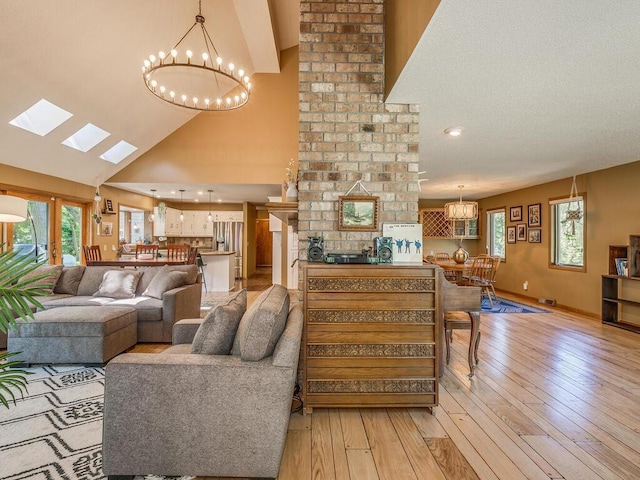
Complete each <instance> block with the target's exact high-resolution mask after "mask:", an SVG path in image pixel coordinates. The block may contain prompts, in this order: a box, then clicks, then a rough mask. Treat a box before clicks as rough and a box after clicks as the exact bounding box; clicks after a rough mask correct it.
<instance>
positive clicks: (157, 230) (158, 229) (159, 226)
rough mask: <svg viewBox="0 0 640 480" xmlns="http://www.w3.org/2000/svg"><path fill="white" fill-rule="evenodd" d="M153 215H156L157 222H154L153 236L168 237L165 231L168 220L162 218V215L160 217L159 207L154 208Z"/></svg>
mask: <svg viewBox="0 0 640 480" xmlns="http://www.w3.org/2000/svg"><path fill="white" fill-rule="evenodd" d="M153 214H154V215H155V220H154V221H153V236H154V237H164V236H166V235H167V234H166V230H165V221H166V219H167V218H166V217H165V216H163V217H162V218H160V215H158V207H153Z"/></svg>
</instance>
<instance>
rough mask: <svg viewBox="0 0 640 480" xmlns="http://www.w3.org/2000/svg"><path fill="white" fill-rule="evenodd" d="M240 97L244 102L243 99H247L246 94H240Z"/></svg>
mask: <svg viewBox="0 0 640 480" xmlns="http://www.w3.org/2000/svg"><path fill="white" fill-rule="evenodd" d="M240 96H241V97H242V99H243V100H244V99H245V98H247V94H246V93H244V92H242V93H241V94H240Z"/></svg>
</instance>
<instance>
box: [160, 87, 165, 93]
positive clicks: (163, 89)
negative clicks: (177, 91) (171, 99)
mask: <svg viewBox="0 0 640 480" xmlns="http://www.w3.org/2000/svg"><path fill="white" fill-rule="evenodd" d="M165 90H166V88H164V85H161V86H160V93H164V91H165Z"/></svg>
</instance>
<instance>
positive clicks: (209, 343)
mask: <svg viewBox="0 0 640 480" xmlns="http://www.w3.org/2000/svg"><path fill="white" fill-rule="evenodd" d="M246 310H247V290H246V289H242V290H240V291H239V292H238V293H236V294H235V295H232V296H231V297H229V298H228V299H227V300H226V301H223V302H220V303H219V304H218V305H216V307H215V308H213V309H212V310H211V311H210V312H209V313H208V314H207V316H206V317H205V318H204V321H203V322H202V324H201V325H200V327H199V328H198V331H197V332H196V334H195V336H194V337H193V343H192V345H191V353H200V354H204V355H228V354H229V351H231V346H232V345H233V339H234V337H235V335H236V330H237V329H238V324H239V323H240V319H241V318H242V315H243V314H244V312H245V311H246Z"/></svg>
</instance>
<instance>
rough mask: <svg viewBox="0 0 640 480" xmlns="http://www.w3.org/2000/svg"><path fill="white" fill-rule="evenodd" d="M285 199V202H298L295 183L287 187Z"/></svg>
mask: <svg viewBox="0 0 640 480" xmlns="http://www.w3.org/2000/svg"><path fill="white" fill-rule="evenodd" d="M286 199H287V202H297V201H298V189H297V188H296V184H295V182H291V183H290V184H289V185H288V186H287V193H286Z"/></svg>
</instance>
